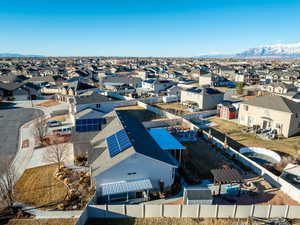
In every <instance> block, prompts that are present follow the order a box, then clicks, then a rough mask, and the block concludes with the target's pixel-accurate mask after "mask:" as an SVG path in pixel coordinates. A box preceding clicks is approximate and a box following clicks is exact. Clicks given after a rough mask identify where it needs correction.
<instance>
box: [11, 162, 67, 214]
mask: <svg viewBox="0 0 300 225" xmlns="http://www.w3.org/2000/svg"><path fill="white" fill-rule="evenodd" d="M56 170H57V165H56V164H52V165H48V166H41V167H36V168H32V169H27V170H25V172H24V173H23V175H22V177H21V178H20V179H19V180H18V182H17V183H16V185H15V191H16V200H17V201H18V202H22V203H24V204H27V205H31V206H34V207H42V208H45V209H55V208H56V207H57V205H58V204H59V203H60V202H61V201H63V200H64V199H65V197H66V194H67V188H66V187H65V185H64V184H63V183H61V182H59V181H58V180H57V179H55V178H54V176H53V175H54V173H55V171H56Z"/></svg>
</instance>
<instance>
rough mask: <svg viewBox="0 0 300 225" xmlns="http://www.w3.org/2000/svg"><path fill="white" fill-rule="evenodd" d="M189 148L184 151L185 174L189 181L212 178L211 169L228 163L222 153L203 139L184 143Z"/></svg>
mask: <svg viewBox="0 0 300 225" xmlns="http://www.w3.org/2000/svg"><path fill="white" fill-rule="evenodd" d="M183 144H184V145H185V146H186V147H187V150H185V151H184V152H183V161H184V168H185V174H187V176H188V177H187V178H188V181H190V182H191V183H193V180H194V181H195V182H196V183H197V181H198V180H201V179H208V178H212V175H211V172H210V171H211V170H212V169H216V168H221V167H224V166H226V165H227V163H226V162H225V161H224V160H223V159H222V157H221V155H219V154H220V153H218V152H216V151H215V150H213V149H212V148H211V146H210V145H209V144H208V143H207V142H205V141H202V140H198V141H197V142H185V143H183Z"/></svg>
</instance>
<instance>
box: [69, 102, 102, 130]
mask: <svg viewBox="0 0 300 225" xmlns="http://www.w3.org/2000/svg"><path fill="white" fill-rule="evenodd" d="M71 115H72V116H71V118H72V119H73V122H74V124H75V130H76V132H86V131H97V130H101V128H102V124H105V119H103V118H102V117H103V116H104V115H105V113H104V112H101V111H100V110H97V109H93V108H86V109H84V110H82V111H80V112H78V113H76V115H75V116H74V115H73V114H71Z"/></svg>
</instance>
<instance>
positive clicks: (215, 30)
mask: <svg viewBox="0 0 300 225" xmlns="http://www.w3.org/2000/svg"><path fill="white" fill-rule="evenodd" d="M299 27H300V1H299V0H285V1H284V0H282V1H279V0H273V1H270V0H172V1H171V0H170V1H169V0H148V1H143V0H128V1H126V0H106V1H102V0H86V1H83V0H80V1H78V0H51V1H50V0H43V1H41V0H8V1H6V0H5V1H1V2H0V28H1V29H0V52H17V53H30V54H43V55H47V56H197V55H201V54H207V53H212V52H220V53H236V52H240V51H241V50H245V49H247V48H251V47H257V46H261V45H266V44H276V43H296V42H300V29H299Z"/></svg>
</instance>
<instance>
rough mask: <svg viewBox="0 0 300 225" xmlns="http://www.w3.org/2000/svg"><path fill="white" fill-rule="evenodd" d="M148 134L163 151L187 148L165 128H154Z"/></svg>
mask: <svg viewBox="0 0 300 225" xmlns="http://www.w3.org/2000/svg"><path fill="white" fill-rule="evenodd" d="M148 132H149V133H150V135H151V136H152V137H153V139H154V140H155V141H156V143H157V144H158V145H159V146H160V147H161V149H163V150H176V149H185V147H184V146H183V145H182V144H181V143H180V142H179V141H178V140H177V139H176V138H175V137H173V135H171V134H170V133H169V132H168V131H167V130H166V129H164V128H152V129H149V130H148Z"/></svg>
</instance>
